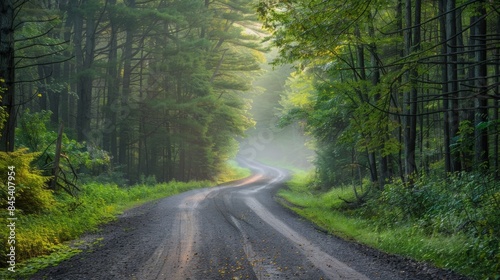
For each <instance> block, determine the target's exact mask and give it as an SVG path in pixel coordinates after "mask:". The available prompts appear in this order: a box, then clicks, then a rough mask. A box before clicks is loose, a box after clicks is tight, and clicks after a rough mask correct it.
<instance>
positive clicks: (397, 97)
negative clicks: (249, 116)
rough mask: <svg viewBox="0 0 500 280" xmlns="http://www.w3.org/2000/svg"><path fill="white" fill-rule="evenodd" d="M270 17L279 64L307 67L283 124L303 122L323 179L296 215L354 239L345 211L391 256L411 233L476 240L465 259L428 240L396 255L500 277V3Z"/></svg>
mask: <svg viewBox="0 0 500 280" xmlns="http://www.w3.org/2000/svg"><path fill="white" fill-rule="evenodd" d="M257 10H258V13H259V15H260V18H261V20H262V21H263V24H264V28H265V29H266V30H267V31H268V32H269V33H270V34H271V35H270V36H268V37H267V41H268V42H270V43H271V44H272V45H273V46H275V47H276V48H277V49H278V50H279V56H278V57H277V58H276V59H275V60H274V62H273V63H274V65H283V64H292V65H294V67H295V72H294V73H292V75H291V76H290V78H289V79H288V82H287V90H286V91H285V92H284V93H283V94H282V95H283V98H282V99H281V105H282V113H281V122H280V125H283V126H286V125H288V124H289V123H293V122H295V121H299V122H301V123H302V125H303V126H304V127H305V130H306V132H307V133H308V134H309V135H311V137H312V138H313V139H314V141H313V145H314V147H315V151H316V154H317V156H316V159H315V167H316V169H315V172H314V174H313V175H310V176H309V177H310V178H306V179H303V180H305V183H304V182H302V183H301V184H302V185H303V186H302V187H300V184H298V185H299V186H296V185H295V188H292V190H291V191H287V192H285V193H284V197H286V198H289V200H293V201H295V203H296V204H297V205H298V206H299V207H296V208H295V210H296V211H297V212H299V213H302V214H303V215H304V216H306V217H308V218H310V219H313V220H315V221H316V222H317V223H320V224H322V225H323V226H326V227H327V228H328V226H329V225H330V224H334V226H331V227H330V229H331V230H332V231H339V228H345V225H339V222H337V223H336V222H332V220H335V219H339V217H338V216H334V217H333V216H331V215H330V213H331V212H332V211H333V212H336V211H334V210H332V209H337V212H340V213H342V217H343V218H345V216H347V217H350V218H353V219H355V220H357V219H359V220H363V221H361V223H363V226H364V227H369V228H370V229H371V230H374V231H376V232H383V233H379V235H377V237H376V238H375V237H374V238H373V239H372V241H367V242H368V243H370V242H371V243H372V244H377V245H380V244H382V243H383V241H380V240H382V237H381V236H383V235H384V234H387V235H391V236H393V237H392V238H393V239H396V238H397V237H395V236H397V235H400V234H401V231H404V233H403V236H406V239H408V240H410V239H412V238H413V236H422V237H423V238H424V239H432V238H439V237H443V236H445V237H450V239H451V238H456V237H457V236H463V235H465V236H467V237H466V241H464V240H461V241H459V242H457V243H456V246H457V248H459V247H462V248H463V247H466V248H467V249H463V250H456V251H454V252H452V249H451V247H453V245H451V244H449V246H447V248H446V249H444V248H443V246H437V248H436V250H435V251H433V249H429V250H428V251H427V250H424V249H422V248H424V247H426V245H424V244H420V245H415V244H417V243H419V241H418V239H417V238H415V240H413V241H411V242H410V241H408V242H407V243H413V245H411V244H405V245H402V244H398V245H394V244H392V245H391V246H392V247H393V248H391V249H392V250H393V252H397V253H403V254H406V253H408V252H402V251H401V250H400V249H401V248H402V247H404V246H406V245H408V246H412V247H418V248H420V249H418V250H416V249H415V248H410V249H409V250H410V251H413V253H414V254H415V255H419V256H420V259H422V260H433V261H436V260H438V259H441V260H442V265H443V266H444V267H446V266H449V267H453V269H458V270H461V271H462V272H463V273H465V274H469V275H471V274H472V275H475V277H477V278H478V279H498V277H499V274H498V271H500V251H499V249H498V248H500V246H499V245H500V239H499V238H498V232H500V221H499V219H498V217H499V215H500V183H499V175H500V173H499V160H500V158H499V144H500V143H499V135H500V134H499V129H500V123H499V118H498V113H499V105H500V103H499V102H500V3H499V2H498V1H486V0H465V1H461V0H432V1H425V0H381V1H379V0H372V1H359V0H351V1H320V0H297V1H272V0H271V1H260V2H259V5H258V8H257ZM299 181H300V180H299ZM306 186H309V187H306ZM342 186H344V188H345V186H348V188H349V190H350V193H351V194H345V191H343V190H342V188H343V187H342ZM332 187H333V189H332ZM347 197H348V198H347ZM335 201H339V202H341V203H340V204H339V205H337V204H335V203H336V202H335ZM304 209H311V210H310V211H309V210H304ZM315 211H316V212H315ZM328 215H330V216H329V217H326V216H328ZM322 216H325V217H322ZM358 222H359V221H358ZM352 226H353V227H356V226H358V227H359V224H358V225H356V224H355V223H353V224H352ZM382 228H385V229H386V230H387V229H389V230H388V231H389V232H386V231H384V230H382ZM405 228H406V230H405ZM390 229H394V231H390ZM417 229H418V230H417ZM397 230H399V232H398V231H397ZM348 231H349V230H348ZM360 231H361V232H362V233H356V234H353V233H352V232H349V233H350V234H347V235H348V236H349V237H354V236H360V235H363V234H368V233H367V232H366V231H363V230H362V229H360ZM419 234H422V235H419ZM354 238H356V239H357V238H358V237H354ZM401 238H405V237H401ZM389 239H391V238H389ZM450 239H447V240H450ZM420 240H422V239H420ZM379 243H380V244H379ZM403 243H404V241H403ZM381 246H382V247H383V246H384V245H381ZM398 246H399V248H398ZM429 247H431V248H432V246H429ZM439 250H444V251H446V250H449V253H444V252H443V251H441V252H439ZM415 251H416V252H415ZM418 251H420V252H418ZM431 251H433V252H431ZM431 255H433V256H431ZM459 255H461V256H459ZM458 258H461V259H462V260H461V261H458V262H460V263H459V264H458V265H457V264H455V265H452V264H451V263H453V262H454V261H455V260H456V259H458ZM478 275H479V276H478Z"/></svg>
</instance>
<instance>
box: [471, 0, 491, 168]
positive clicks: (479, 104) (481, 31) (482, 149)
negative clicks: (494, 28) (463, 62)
mask: <svg viewBox="0 0 500 280" xmlns="http://www.w3.org/2000/svg"><path fill="white" fill-rule="evenodd" d="M485 5H486V1H484V0H482V1H481V2H480V3H479V5H478V8H477V10H476V14H477V16H475V19H476V20H475V26H474V29H475V38H473V41H474V44H473V45H474V48H475V58H476V59H475V62H476V66H475V71H474V74H475V91H476V92H475V122H474V123H475V130H474V131H475V137H474V138H475V139H476V141H475V162H476V166H478V167H479V168H485V169H487V168H488V167H489V154H488V129H487V127H486V126H483V127H481V126H480V125H481V124H484V123H486V122H487V121H488V99H487V97H486V95H487V93H488V82H487V76H488V65H487V57H486V56H487V46H486V42H487V34H486V33H487V31H488V30H487V28H486V27H487V26H486V8H485Z"/></svg>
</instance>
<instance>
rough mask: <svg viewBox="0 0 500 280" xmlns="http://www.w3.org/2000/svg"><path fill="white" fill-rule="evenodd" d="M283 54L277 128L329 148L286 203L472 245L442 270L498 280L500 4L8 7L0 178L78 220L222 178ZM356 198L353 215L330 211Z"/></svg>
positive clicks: (221, 0) (282, 0)
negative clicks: (113, 201)
mask: <svg viewBox="0 0 500 280" xmlns="http://www.w3.org/2000/svg"><path fill="white" fill-rule="evenodd" d="M270 49H273V50H274V51H275V52H277V54H276V55H273V57H274V58H273V60H272V61H271V64H272V65H273V66H274V67H275V68H278V67H285V68H286V70H284V71H283V73H285V74H286V76H287V78H285V79H286V84H285V85H284V87H280V86H278V85H276V84H274V85H273V86H274V87H275V88H276V90H275V91H276V92H275V94H276V95H277V96H275V97H274V98H273V100H275V99H279V104H277V105H276V107H277V108H278V110H279V112H278V113H277V114H276V116H274V117H275V118H276V119H279V121H278V122H277V124H276V125H277V126H279V127H282V128H283V127H287V126H290V125H293V126H299V127H300V129H302V130H303V131H304V132H305V134H307V137H308V139H309V140H308V143H307V146H308V147H312V149H314V151H315V156H314V159H313V160H312V161H313V164H314V171H313V172H312V173H310V176H306V177H308V178H307V179H304V181H307V182H301V183H300V184H302V185H303V186H302V187H296V188H294V187H293V184H294V183H293V182H292V187H290V190H289V191H290V192H289V193H285V194H282V195H283V196H284V197H285V198H286V199H287V200H290V201H292V202H293V201H294V199H296V198H297V195H298V196H303V197H306V198H307V199H308V201H309V202H307V203H305V204H304V205H302V206H301V207H304V209H305V208H306V206H308V205H309V206H310V205H312V204H314V205H317V204H318V207H326V208H328V209H326V210H325V209H324V210H325V211H330V212H331V211H337V210H338V211H339V212H341V213H343V215H346V216H348V217H351V218H352V217H354V218H355V219H358V218H359V219H364V220H366V221H370V223H369V226H372V227H373V228H376V231H378V230H379V229H381V228H405V227H407V228H408V229H411V234H413V233H414V232H415V231H418V230H416V228H418V229H419V230H421V231H422V233H423V234H424V236H425V237H423V238H430V237H435V236H445V237H453V238H455V237H456V236H459V239H457V240H460V241H459V242H462V244H465V249H462V251H460V253H456V252H455V253H456V254H455V255H457V257H456V258H457V260H455V259H452V260H450V261H449V263H446V264H442V265H441V266H443V267H448V265H449V267H450V268H451V269H456V268H457V267H461V266H462V267H463V271H460V272H461V273H464V274H469V275H472V276H474V277H476V278H478V279H498V277H500V276H499V274H498V271H500V249H499V248H500V237H499V236H498V232H500V219H499V218H498V217H500V210H499V209H500V181H499V178H500V121H499V115H498V114H499V110H500V3H499V2H498V1H495V0H369V1H364V0H363V1H362V0H344V1H340V0H331V1H323V0H260V1H245V0H204V1H203V0H184V1H181V0H146V1H136V0H78V1H73V0H36V1H28V0H5V1H1V3H0V94H1V99H0V102H1V103H0V151H1V152H0V157H1V161H0V169H1V170H4V169H5V170H7V169H8V167H9V166H14V165H15V166H16V173H17V177H16V180H18V181H20V182H25V183H24V186H22V187H20V188H21V189H22V192H23V193H22V195H19V199H18V200H16V207H18V208H19V209H21V211H22V213H23V214H26V215H30V214H33V215H36V214H40V213H43V212H44V211H47V210H49V209H51V205H52V204H54V201H55V200H58V201H60V203H63V204H65V205H67V208H68V209H72V210H71V211H73V210H74V209H76V208H77V207H79V206H78V205H80V204H79V203H80V202H79V201H78V200H75V199H77V198H75V197H78V195H79V194H80V193H82V194H85V193H86V192H87V190H88V189H89V188H95V190H99V192H101V191H102V194H103V195H107V190H106V187H103V185H99V187H97V186H96V185H92V184H94V183H95V182H98V183H99V184H107V183H109V184H115V185H117V186H115V187H116V190H117V191H118V190H119V189H121V188H125V187H126V186H131V185H134V184H156V183H168V182H188V181H203V180H210V181H212V182H213V181H217V179H218V177H220V176H221V174H224V173H225V172H228V171H227V169H228V165H227V162H228V160H230V159H232V158H234V157H235V156H236V154H237V153H238V150H239V148H240V147H239V143H238V140H241V139H243V138H244V136H245V135H246V132H247V130H248V129H250V128H252V127H254V126H257V127H259V124H258V123H257V124H256V122H255V120H254V119H253V118H252V116H251V115H250V113H249V111H250V110H251V108H252V100H251V99H252V98H251V97H249V95H248V94H245V92H247V91H249V90H251V89H252V87H254V86H255V85H254V84H253V82H254V81H255V79H256V77H257V76H258V75H272V74H269V73H268V72H272V70H269V69H266V70H263V69H262V68H265V67H262V65H263V64H264V63H267V62H266V61H265V60H266V59H265V57H266V56H269V55H266V53H267V54H268V53H269V52H268V51H269V50H270ZM280 69H284V68H280ZM289 73H291V74H289ZM269 77H271V78H270V79H269V80H270V81H268V83H273V79H274V78H273V77H272V76H269ZM274 82H276V79H274ZM268 105H269V104H268ZM263 111H267V112H266V113H267V114H269V110H268V109H267V107H266V109H264V110H263ZM255 119H258V118H255ZM272 131H273V133H276V134H278V133H279V131H280V130H279V129H276V130H274V129H273V130H272ZM286 137H287V136H285V138H286ZM301 139H302V138H301ZM261 144H262V150H264V151H266V145H267V144H268V143H261ZM273 145H274V144H273ZM243 148H245V147H243ZM267 148H268V149H269V150H275V147H274V146H273V147H271V144H269V145H267ZM279 149H280V150H286V149H287V147H284V146H283V147H280V148H279ZM296 154H300V153H299V152H293V153H290V154H289V155H288V156H289V157H290V158H293V156H294V155H296ZM305 154H307V153H305ZM301 160H303V159H301ZM288 161H290V160H288ZM299 161H300V160H299ZM2 172H3V171H2ZM6 174H7V173H5V174H1V175H0V178H1V179H2V181H1V182H0V186H2V190H1V194H2V197H1V200H0V205H1V206H2V209H4V210H5V209H6V208H7V207H8V205H9V202H8V201H7V195H8V193H7V191H6V189H7V188H6V187H5V188H4V185H5V186H7V185H6V184H7V181H8V180H9V179H8V176H6ZM23 180H24V181H23ZM85 184H88V186H86V187H85V186H84V185H85ZM300 184H299V185H300ZM21 185H22V184H21ZM89 186H90V187H89ZM104 186H106V185H104ZM115 187H110V189H114V188H115ZM187 188H190V187H187ZM345 188H347V189H348V193H349V194H346V192H343V193H342V194H339V195H337V194H335V195H334V196H335V197H338V199H340V200H341V202H342V203H341V206H332V205H330V204H329V203H332V201H334V200H335V199H330V198H331V197H333V196H332V195H331V194H330V195H329V196H328V197H329V199H328V200H324V199H325V197H326V196H325V195H328V194H329V193H330V191H332V190H342V191H344V190H345ZM123 195H124V196H126V195H125V194H123ZM70 197H72V198H70ZM294 197H295V198H294ZM54 199H55V200H54ZM134 199H135V198H134ZM336 199H337V198H336ZM104 200H106V199H104ZM311 201H313V202H311ZM82 203H83V202H82ZM293 203H296V204H297V205H300V202H297V200H295V202H293ZM319 204H323V205H319ZM89 205H90V204H89ZM82 207H83V206H82ZM89 207H90V206H89ZM92 207H94V206H92ZM337 208H338V209H337ZM89 209H90V208H89ZM335 209H336V210H335ZM108 214H109V213H106V215H108ZM3 215H4V213H3V212H2V217H3ZM5 215H7V214H5ZM320 216H321V215H320ZM406 233H407V232H406ZM0 237H2V236H0ZM68 238H69V237H68ZM462 238H463V239H462ZM0 239H3V238H0ZM464 240H465V241H464ZM43 242H45V241H43ZM43 242H42V243H43ZM44 246H45V245H41V248H42V247H43V248H42V249H37V250H38V251H37V252H30V253H26V254H25V255H23V258H26V259H27V258H29V257H31V256H34V255H37V254H40V253H47V252H51V250H52V249H51V248H52V247H50V246H48V245H47V246H45V247H47V248H45V247H44ZM49 247H50V248H49ZM457 250H459V249H457ZM441 253H442V254H443V255H440V256H438V257H436V256H431V257H429V256H424V257H423V260H425V261H427V260H428V258H434V257H436V258H447V257H449V255H446V253H443V252H441ZM441 253H439V254H441ZM450 255H453V254H452V253H450ZM469 255H473V257H468V256H469ZM455 261H456V262H455ZM454 262H455V263H454ZM464 262H467V265H464ZM474 269H476V270H474ZM478 275H480V276H478ZM495 277H496V278H495Z"/></svg>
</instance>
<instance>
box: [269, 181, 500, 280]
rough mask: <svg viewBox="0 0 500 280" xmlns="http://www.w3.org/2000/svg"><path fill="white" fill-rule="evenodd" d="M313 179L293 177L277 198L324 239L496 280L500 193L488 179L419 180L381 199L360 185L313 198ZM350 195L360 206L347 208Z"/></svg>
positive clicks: (392, 188) (499, 273) (499, 272)
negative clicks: (322, 231)
mask: <svg viewBox="0 0 500 280" xmlns="http://www.w3.org/2000/svg"><path fill="white" fill-rule="evenodd" d="M314 178H315V176H314V174H313V173H296V174H295V175H294V177H293V179H292V180H291V181H290V182H289V183H288V188H286V189H283V190H281V191H280V192H279V196H281V197H282V198H284V199H286V201H288V202H289V203H285V205H287V206H288V207H289V208H291V209H292V210H294V211H295V212H297V213H298V214H300V215H301V216H303V217H305V218H307V219H309V220H311V221H313V222H314V223H315V224H317V225H318V226H320V227H321V228H324V229H325V230H326V231H328V232H330V233H332V234H335V235H338V236H341V237H343V238H345V239H349V240H355V241H357V242H360V243H363V244H366V245H368V246H371V247H374V248H377V249H380V250H382V251H384V252H387V253H390V254H397V255H401V256H407V257H410V258H412V259H415V260H418V261H424V262H428V263H432V264H434V265H435V266H437V267H441V268H445V269H450V270H453V271H455V272H458V273H460V274H463V275H466V276H469V277H471V278H473V279H500V236H499V235H498V232H500V218H499V215H498V214H499V209H500V187H499V185H498V183H496V182H495V181H494V180H492V179H491V178H488V177H484V176H480V175H477V174H457V175H456V176H452V177H450V178H448V179H446V180H442V179H435V178H420V179H418V180H416V182H415V187H414V188H412V189H409V188H407V187H405V186H404V185H403V184H401V183H399V182H395V183H392V184H388V185H387V186H386V187H385V189H384V190H383V191H379V190H374V189H370V187H369V186H368V185H366V184H365V185H364V186H363V188H365V189H364V190H363V189H361V186H352V185H343V186H340V187H335V188H332V189H330V190H328V191H318V189H317V188H314V184H315V183H314ZM353 188H358V192H363V193H366V197H365V199H366V203H364V204H363V205H354V204H356V203H357V201H358V199H357V198H356V195H355V192H354V191H353ZM353 203H354V204H353Z"/></svg>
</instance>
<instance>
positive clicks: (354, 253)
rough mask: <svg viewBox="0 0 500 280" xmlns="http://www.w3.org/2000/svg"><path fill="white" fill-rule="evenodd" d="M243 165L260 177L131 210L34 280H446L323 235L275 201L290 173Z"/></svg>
mask: <svg viewBox="0 0 500 280" xmlns="http://www.w3.org/2000/svg"><path fill="white" fill-rule="evenodd" d="M242 164H244V165H247V166H248V167H250V168H251V169H252V170H253V171H254V175H253V176H251V177H249V178H247V179H245V180H242V181H238V182H236V183H232V184H227V185H224V186H218V187H212V188H205V189H201V190H193V191H189V192H186V193H183V194H180V195H177V196H173V197H169V198H166V199H162V200H159V201H156V202H154V203H148V204H146V205H143V206H140V207H137V208H134V209H132V210H130V211H127V212H125V213H124V214H123V215H121V216H120V217H119V218H118V220H117V221H115V222H113V223H111V224H108V225H106V226H104V227H103V230H102V231H101V232H100V233H99V234H95V235H89V236H87V237H86V238H87V239H89V238H90V239H96V238H99V239H102V241H101V242H100V243H99V244H97V245H95V246H93V247H92V248H90V249H88V250H86V251H84V252H83V253H81V254H79V255H77V256H75V257H73V258H72V259H70V260H68V261H65V262H63V263H61V264H60V265H58V266H56V267H51V268H48V269H45V270H43V271H40V272H38V273H37V274H36V275H34V276H33V277H32V278H31V279H72V280H74V279H85V280H88V279H99V280H101V279H120V280H123V279H138V280H148V279H172V280H176V279H200V280H205V279H305V280H307V279H360V280H362V279H384V280H386V279H439V278H435V277H434V276H435V274H433V273H432V271H431V272H426V273H422V272H421V271H420V270H421V269H420V268H415V269H414V270H416V271H411V267H413V266H412V265H411V264H410V265H409V264H408V263H404V262H402V261H399V260H398V261H394V259H391V258H388V257H381V254H378V253H374V251H373V250H370V249H367V248H365V247H363V246H360V245H357V244H353V243H350V242H346V241H343V240H341V239H338V238H336V237H334V236H331V235H328V234H325V233H323V232H321V231H318V230H317V229H315V228H314V227H313V226H312V225H311V224H310V223H309V222H307V221H304V220H302V219H300V218H299V217H297V216H296V215H295V214H293V213H291V212H290V211H288V210H286V209H285V208H283V207H281V206H280V205H279V204H278V203H277V202H276V201H275V200H274V194H275V192H276V191H277V189H279V187H281V186H282V185H283V182H284V181H285V180H286V178H287V173H286V172H284V171H282V170H279V169H276V168H272V167H268V166H264V165H261V164H258V163H255V162H248V161H244V162H243V163H242ZM409 268H410V269H409ZM433 275H434V276H433ZM450 279H451V278H450Z"/></svg>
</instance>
